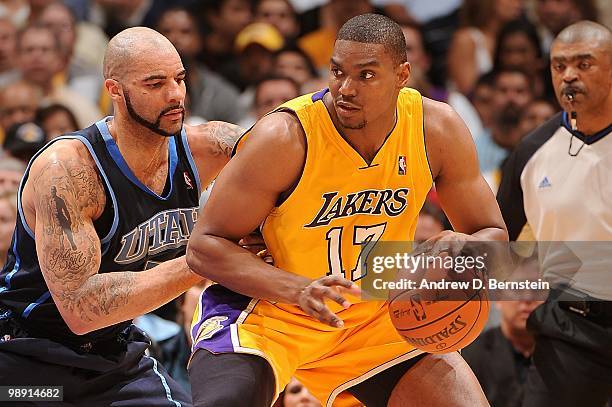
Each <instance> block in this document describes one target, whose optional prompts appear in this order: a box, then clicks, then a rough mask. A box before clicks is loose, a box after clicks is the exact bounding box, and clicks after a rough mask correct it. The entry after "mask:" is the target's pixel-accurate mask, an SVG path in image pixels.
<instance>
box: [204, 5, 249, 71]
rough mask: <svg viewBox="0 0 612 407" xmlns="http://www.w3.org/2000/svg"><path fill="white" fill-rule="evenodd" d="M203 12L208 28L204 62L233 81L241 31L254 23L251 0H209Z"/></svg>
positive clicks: (205, 37) (205, 38)
mask: <svg viewBox="0 0 612 407" xmlns="http://www.w3.org/2000/svg"><path fill="white" fill-rule="evenodd" d="M201 12H202V14H203V20H204V22H205V25H206V28H207V32H206V34H205V36H204V52H203V53H202V58H203V61H204V63H205V64H206V65H207V66H208V67H209V68H211V69H212V70H213V71H216V72H218V73H220V74H221V75H223V76H224V77H225V79H227V80H229V81H231V82H234V80H233V76H234V75H235V70H233V69H232V68H233V65H236V63H237V62H236V61H237V60H236V56H235V53H234V49H235V48H234V44H235V40H236V36H237V35H238V33H239V32H240V31H241V30H242V29H243V28H244V27H246V26H247V25H248V24H249V23H250V22H251V19H252V13H251V4H250V2H249V1H248V0H207V1H206V2H204V4H203V5H202V11H201Z"/></svg>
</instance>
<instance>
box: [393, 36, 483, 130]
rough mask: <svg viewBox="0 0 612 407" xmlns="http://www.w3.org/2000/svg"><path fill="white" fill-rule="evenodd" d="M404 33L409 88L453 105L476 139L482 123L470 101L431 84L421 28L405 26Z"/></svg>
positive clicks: (429, 62) (459, 94)
mask: <svg viewBox="0 0 612 407" xmlns="http://www.w3.org/2000/svg"><path fill="white" fill-rule="evenodd" d="M402 32H403V33H404V38H405V39H406V54H407V58H408V62H410V67H411V69H410V78H409V80H408V86H409V87H411V88H415V89H417V90H418V91H419V92H421V94H423V95H424V96H426V97H428V98H431V99H435V100H438V101H441V102H445V103H448V104H449V105H451V107H452V108H453V109H455V110H456V111H457V113H458V114H459V116H461V118H462V119H463V121H464V122H465V123H466V125H467V126H468V129H470V133H471V134H472V137H476V135H477V134H480V133H481V132H482V123H481V122H480V118H479V117H478V113H477V112H476V109H474V106H472V104H471V103H470V101H469V100H468V99H467V98H466V97H465V96H463V95H462V94H461V93H459V92H456V91H454V90H451V91H447V90H446V89H444V88H440V87H437V86H433V85H432V84H431V83H430V82H429V79H428V73H429V69H430V67H431V59H430V57H429V54H428V53H427V51H426V49H425V44H424V43H423V36H422V34H421V29H420V27H419V26H418V25H416V24H404V25H402Z"/></svg>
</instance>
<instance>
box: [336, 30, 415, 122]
mask: <svg viewBox="0 0 612 407" xmlns="http://www.w3.org/2000/svg"><path fill="white" fill-rule="evenodd" d="M408 73H409V68H408V66H407V64H398V63H397V62H396V61H394V60H393V57H392V56H391V55H390V54H389V52H387V51H386V50H385V48H384V46H383V45H382V44H365V43H360V42H354V41H346V40H338V41H336V43H335V45H334V52H333V55H332V58H331V63H330V75H329V90H330V94H331V97H332V102H333V107H334V109H333V110H334V111H333V116H335V118H336V119H337V121H338V123H339V124H340V126H342V127H344V128H345V129H353V130H359V129H363V128H365V127H366V126H368V124H369V125H371V126H377V123H378V124H380V121H381V120H383V121H386V120H388V118H389V117H392V116H393V115H394V114H395V108H396V104H397V95H398V93H399V90H400V89H401V88H402V87H404V86H405V85H406V82H407V79H408Z"/></svg>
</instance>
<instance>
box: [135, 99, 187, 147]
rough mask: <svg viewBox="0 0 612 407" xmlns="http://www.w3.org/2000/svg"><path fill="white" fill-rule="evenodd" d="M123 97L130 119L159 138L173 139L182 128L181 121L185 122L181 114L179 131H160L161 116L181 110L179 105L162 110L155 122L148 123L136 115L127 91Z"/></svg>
mask: <svg viewBox="0 0 612 407" xmlns="http://www.w3.org/2000/svg"><path fill="white" fill-rule="evenodd" d="M124 97H125V106H126V108H127V111H128V114H129V115H130V117H131V118H132V119H134V121H135V122H136V123H138V124H140V125H141V126H144V127H146V128H147V129H149V130H151V131H152V132H154V133H156V134H159V135H160V136H164V137H174V136H175V135H177V134H178V133H179V132H180V131H181V130H180V129H182V128H183V121H184V120H185V112H183V115H182V117H181V126H180V127H179V131H177V132H176V133H169V132H167V131H166V130H164V129H162V128H161V126H160V124H161V119H162V116H163V115H164V114H166V113H168V112H169V111H171V110H174V109H181V108H182V106H181V105H174V106H169V107H167V108H165V109H164V110H162V111H161V113H160V114H159V115H158V116H157V120H156V121H155V122H154V123H153V122H150V121H148V120H147V119H145V118H144V117H142V116H141V115H139V114H138V113H136V110H134V106H133V105H132V102H131V100H130V94H129V92H128V91H127V90H126V91H125V92H124Z"/></svg>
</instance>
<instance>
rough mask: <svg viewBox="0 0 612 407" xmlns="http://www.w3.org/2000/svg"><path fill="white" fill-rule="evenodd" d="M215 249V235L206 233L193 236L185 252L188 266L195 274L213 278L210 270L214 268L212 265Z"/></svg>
mask: <svg viewBox="0 0 612 407" xmlns="http://www.w3.org/2000/svg"><path fill="white" fill-rule="evenodd" d="M213 250H214V237H212V236H209V235H205V234H201V235H199V236H192V237H191V239H190V240H189V244H188V245H187V251H186V253H185V260H186V261H187V266H188V267H189V268H190V269H191V271H192V272H194V273H195V274H197V275H199V276H201V277H204V278H207V279H212V278H213V276H211V275H210V271H211V270H214V267H211V264H213V263H214V255H213Z"/></svg>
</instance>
